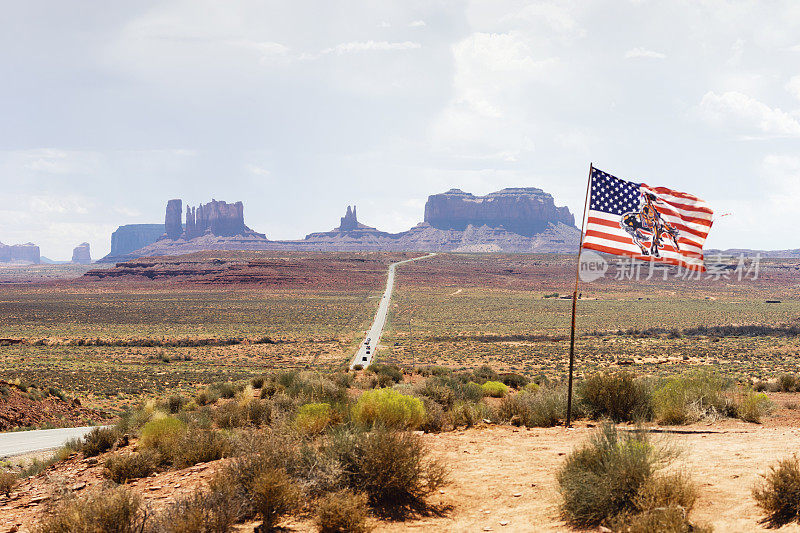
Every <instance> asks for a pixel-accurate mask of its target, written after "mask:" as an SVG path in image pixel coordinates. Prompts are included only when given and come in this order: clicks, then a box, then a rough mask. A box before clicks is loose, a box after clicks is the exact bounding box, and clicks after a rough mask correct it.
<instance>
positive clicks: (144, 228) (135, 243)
mask: <svg viewBox="0 0 800 533" xmlns="http://www.w3.org/2000/svg"><path fill="white" fill-rule="evenodd" d="M178 223H179V224H180V217H179V218H178ZM181 231H183V230H182V229H181ZM180 233H181V232H180V231H179V232H178V235H179V236H180ZM163 234H164V224H127V225H125V226H120V227H118V228H117V230H116V231H115V232H114V233H112V234H111V253H110V254H109V255H125V254H128V253H130V252H133V251H134V250H138V249H139V248H142V247H143V246H147V245H148V244H153V243H154V242H156V241H157V240H158V239H159V237H161V236H162V235H163Z"/></svg>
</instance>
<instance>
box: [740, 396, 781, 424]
mask: <svg viewBox="0 0 800 533" xmlns="http://www.w3.org/2000/svg"><path fill="white" fill-rule="evenodd" d="M773 408H774V404H773V403H772V402H771V401H770V399H769V398H767V395H766V394H764V393H763V392H748V393H747V394H746V395H745V396H744V398H743V399H742V400H741V401H740V402H739V404H738V405H737V406H736V416H737V417H738V418H741V419H742V420H744V421H745V422H752V423H754V424H759V423H761V419H762V418H763V417H765V416H766V415H768V414H769V413H770V412H771V411H772V409H773Z"/></svg>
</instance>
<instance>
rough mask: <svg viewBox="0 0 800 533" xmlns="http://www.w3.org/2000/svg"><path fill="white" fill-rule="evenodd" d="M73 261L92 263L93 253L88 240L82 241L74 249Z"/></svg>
mask: <svg viewBox="0 0 800 533" xmlns="http://www.w3.org/2000/svg"><path fill="white" fill-rule="evenodd" d="M72 262H73V263H77V264H79V265H89V264H91V262H92V253H91V251H90V250H89V243H88V242H84V243H81V244H79V245H78V246H76V247H75V248H74V249H73V250H72Z"/></svg>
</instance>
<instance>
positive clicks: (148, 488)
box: [147, 485, 161, 490]
mask: <svg viewBox="0 0 800 533" xmlns="http://www.w3.org/2000/svg"><path fill="white" fill-rule="evenodd" d="M160 489H161V485H151V486H149V487H147V490H160Z"/></svg>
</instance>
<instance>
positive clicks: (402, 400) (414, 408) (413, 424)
mask: <svg viewBox="0 0 800 533" xmlns="http://www.w3.org/2000/svg"><path fill="white" fill-rule="evenodd" d="M353 420H355V421H356V422H357V423H359V424H362V425H364V426H366V427H372V426H374V425H376V424H377V425H382V426H385V427H390V428H398V429H400V428H402V429H416V428H418V427H419V426H420V425H421V424H422V423H423V422H424V420H425V408H424V407H423V405H422V401H421V400H419V398H414V397H413V396H406V395H405V394H400V393H399V392H397V391H396V390H394V389H375V390H370V391H365V392H364V393H363V394H361V397H359V399H358V401H357V402H356V405H355V407H354V408H353Z"/></svg>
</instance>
